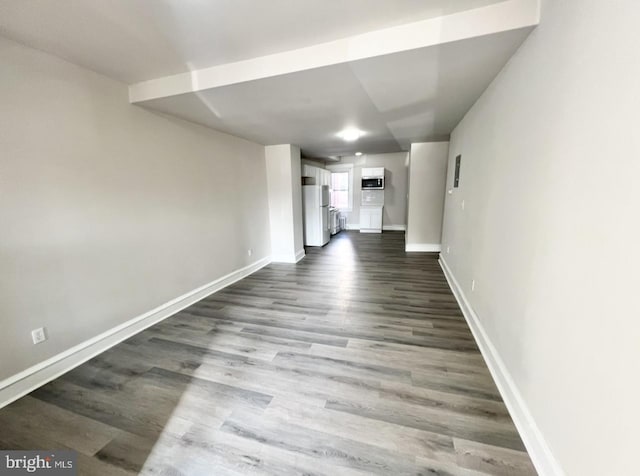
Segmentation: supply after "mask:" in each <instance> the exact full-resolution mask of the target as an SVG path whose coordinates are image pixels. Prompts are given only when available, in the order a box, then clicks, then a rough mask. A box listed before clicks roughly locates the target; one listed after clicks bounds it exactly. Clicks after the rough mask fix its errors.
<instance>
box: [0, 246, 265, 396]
mask: <svg viewBox="0 0 640 476" xmlns="http://www.w3.org/2000/svg"><path fill="white" fill-rule="evenodd" d="M270 262H271V259H270V258H269V257H267V258H263V259H261V260H258V261H256V262H254V263H252V264H250V265H248V266H245V267H244V268H241V269H238V270H236V271H233V272H231V273H229V274H227V275H226V276H222V277H221V278H218V279H216V280H215V281H212V282H210V283H208V284H205V285H204V286H200V287H199V288H196V289H194V290H192V291H189V292H188V293H185V294H183V295H182V296H179V297H177V298H175V299H172V300H171V301H169V302H166V303H164V304H162V305H160V306H158V307H156V308H155V309H152V310H150V311H148V312H145V313H144V314H142V315H140V316H138V317H134V318H133V319H131V320H129V321H127V322H124V323H122V324H120V325H119V326H116V327H113V328H111V329H109V330H108V331H106V332H103V333H102V334H99V335H97V336H95V337H92V338H91V339H89V340H86V341H84V342H82V343H81V344H78V345H76V346H73V347H71V348H70V349H67V350H65V351H64V352H61V353H59V354H57V355H54V356H53V357H51V358H49V359H47V360H45V361H43V362H40V363H39V364H36V365H34V366H32V367H29V368H28V369H26V370H23V371H22V372H19V373H17V374H15V375H13V376H11V377H9V378H7V379H5V380H3V381H1V382H0V408H2V407H4V406H6V405H8V404H9V403H11V402H13V401H15V400H17V399H18V398H20V397H23V396H24V395H26V394H28V393H30V392H32V391H33V390H35V389H36V388H38V387H40V386H42V385H44V384H45V383H47V382H50V381H51V380H53V379H55V378H58V377H59V376H60V375H62V374H64V373H66V372H68V371H69V370H71V369H73V368H75V367H77V366H78V365H80V364H83V363H84V362H86V361H87V360H89V359H92V358H93V357H95V356H96V355H98V354H101V353H102V352H104V351H106V350H107V349H109V348H111V347H113V346H114V345H116V344H119V343H120V342H122V341H123V340H126V339H128V338H129V337H131V336H133V335H135V334H137V333H138V332H140V331H143V330H144V329H146V328H147V327H150V326H152V325H154V324H156V323H158V322H160V321H162V320H164V319H166V318H167V317H169V316H172V315H173V314H175V313H177V312H180V311H181V310H183V309H184V308H186V307H189V306H191V305H192V304H193V303H196V302H198V301H200V300H201V299H204V298H205V297H207V296H209V295H210V294H213V293H215V292H216V291H219V290H221V289H223V288H225V287H227V286H229V285H230V284H233V283H235V282H236V281H239V280H241V279H242V278H245V277H247V276H249V275H250V274H252V273H255V272H256V271H258V270H259V269H261V268H263V267H264V266H266V265H268V264H269V263H270Z"/></svg>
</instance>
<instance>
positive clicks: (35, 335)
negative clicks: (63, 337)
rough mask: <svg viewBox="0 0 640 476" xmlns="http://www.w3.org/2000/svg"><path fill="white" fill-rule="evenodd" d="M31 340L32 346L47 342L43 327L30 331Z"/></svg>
mask: <svg viewBox="0 0 640 476" xmlns="http://www.w3.org/2000/svg"><path fill="white" fill-rule="evenodd" d="M31 339H33V343H34V344H39V343H40V342H44V341H45V340H47V335H46V334H45V333H44V327H40V328H38V329H34V330H32V331H31Z"/></svg>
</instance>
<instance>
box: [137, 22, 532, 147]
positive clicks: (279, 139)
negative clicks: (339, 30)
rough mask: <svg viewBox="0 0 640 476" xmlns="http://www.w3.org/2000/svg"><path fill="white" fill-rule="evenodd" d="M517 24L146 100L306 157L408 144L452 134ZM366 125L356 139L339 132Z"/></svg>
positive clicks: (510, 44) (513, 38)
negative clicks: (484, 33) (463, 37)
mask: <svg viewBox="0 0 640 476" xmlns="http://www.w3.org/2000/svg"><path fill="white" fill-rule="evenodd" d="M528 33H529V30H522V29H520V30H514V31H509V32H504V33H500V34H495V35H489V36H484V37H481V38H476V39H473V40H468V41H460V42H454V43H447V44H445V45H439V46H437V47H432V48H421V49H418V50H412V51H407V52H403V53H397V54H393V55H385V56H379V57H375V58H371V59H366V60H361V61H356V62H351V63H343V64H339V65H334V66H327V67H323V68H315V69H311V70H306V71H301V72H298V73H292V74H286V75H279V76H275V77H270V78H266V79H260V80H255V81H247V82H241V83H237V84H233V85H229V86H223V87H218V88H211V89H206V90H204V91H198V92H193V93H186V94H181V95H176V96H169V97H165V98H159V99H152V100H150V101H145V102H144V103H143V104H144V106H145V107H149V108H151V109H154V110H158V111H161V112H165V113H168V114H173V115H176V116H179V117H182V118H184V119H188V120H190V121H193V122H197V123H200V124H204V125H207V126H209V127H212V128H214V129H218V130H221V131H225V132H229V133H231V134H235V135H238V136H240V137H244V138H247V139H250V140H253V141H256V142H259V143H261V144H267V145H273V144H283V143H292V144H297V145H299V146H300V147H301V148H302V151H303V153H304V154H305V155H306V156H308V157H328V156H337V155H353V153H355V152H356V151H360V152H363V153H384V152H398V151H400V150H408V149H409V146H410V144H411V142H422V141H432V140H447V139H448V137H449V133H450V132H451V130H452V129H453V128H454V127H455V126H456V124H457V123H458V122H459V121H460V119H462V117H463V115H464V114H465V113H466V111H467V110H468V109H469V107H470V106H471V105H472V104H473V102H475V100H476V99H477V98H478V97H479V96H480V94H481V93H482V91H484V89H485V88H486V87H487V86H488V84H489V83H490V82H491V80H492V79H493V78H494V76H495V75H496V73H497V72H498V71H499V70H500V69H501V68H502V66H503V65H504V64H505V63H506V61H507V60H508V59H509V58H510V57H511V55H512V54H513V51H514V50H515V49H516V48H517V47H518V45H520V43H522V41H523V40H524V38H525V37H526V35H527V34H528ZM348 126H353V127H357V128H359V129H361V130H362V131H364V132H366V135H365V136H363V137H362V138H360V139H359V140H358V141H357V142H356V143H347V142H344V141H343V140H342V139H340V138H338V137H337V136H336V133H337V132H339V131H340V130H342V129H343V128H345V127H348Z"/></svg>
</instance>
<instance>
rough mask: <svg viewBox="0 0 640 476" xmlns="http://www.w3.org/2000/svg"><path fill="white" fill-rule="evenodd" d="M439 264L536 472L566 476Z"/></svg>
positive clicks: (451, 278)
mask: <svg viewBox="0 0 640 476" xmlns="http://www.w3.org/2000/svg"><path fill="white" fill-rule="evenodd" d="M439 263H440V267H441V268H442V270H443V272H444V275H445V277H446V279H447V282H448V283H449V287H450V288H451V291H453V295H454V296H455V298H456V300H457V301H458V304H459V305H460V309H461V310H462V314H463V315H464V317H465V319H466V321H467V324H468V325H469V328H470V329H471V332H472V334H473V337H474V338H475V340H476V343H477V344H478V347H479V348H480V352H481V353H482V356H483V357H484V360H485V362H486V364H487V367H489V371H490V372H491V376H492V377H493V380H494V381H495V383H496V386H497V387H498V390H499V391H500V395H501V396H502V399H503V400H504V402H505V404H506V406H507V409H508V410H509V414H510V415H511V418H512V419H513V422H514V423H515V425H516V428H517V429H518V433H519V434H520V437H521V438H522V441H523V442H524V445H525V447H526V448H527V451H528V452H529V456H530V457H531V460H532V461H533V464H534V466H535V467H536V470H537V471H538V473H539V474H540V476H564V474H565V473H564V471H563V470H562V468H561V467H560V464H559V463H558V461H557V460H556V458H555V456H554V455H553V453H552V452H551V449H550V448H549V445H548V444H547V442H546V440H545V438H544V435H543V434H542V433H541V432H540V429H539V428H538V426H537V425H536V423H535V420H534V419H533V416H532V415H531V412H530V411H529V408H528V407H527V404H526V403H525V401H524V399H523V398H522V395H521V394H520V391H519V390H518V388H517V387H516V384H515V382H514V381H513V378H512V377H511V375H510V374H509V371H508V370H507V367H506V366H505V364H504V361H503V360H502V359H501V358H500V355H499V354H498V351H497V350H496V348H495V346H494V345H493V343H492V342H491V340H490V339H489V336H488V335H487V333H486V332H485V330H484V327H483V325H482V323H481V322H480V319H479V318H478V316H477V314H476V313H475V312H474V310H473V308H472V307H471V305H470V304H469V301H468V300H467V298H466V296H465V295H464V292H463V291H462V288H461V287H460V284H459V283H458V281H457V280H456V278H455V276H454V275H453V273H452V272H451V269H450V268H449V266H448V265H447V262H446V261H445V260H444V258H443V257H442V255H440V259H439Z"/></svg>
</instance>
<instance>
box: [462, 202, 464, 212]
mask: <svg viewBox="0 0 640 476" xmlns="http://www.w3.org/2000/svg"><path fill="white" fill-rule="evenodd" d="M462 209H463V210H464V200H462Z"/></svg>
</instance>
